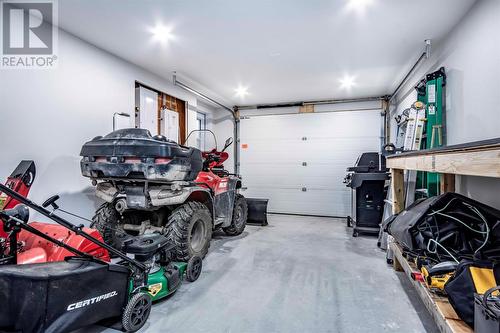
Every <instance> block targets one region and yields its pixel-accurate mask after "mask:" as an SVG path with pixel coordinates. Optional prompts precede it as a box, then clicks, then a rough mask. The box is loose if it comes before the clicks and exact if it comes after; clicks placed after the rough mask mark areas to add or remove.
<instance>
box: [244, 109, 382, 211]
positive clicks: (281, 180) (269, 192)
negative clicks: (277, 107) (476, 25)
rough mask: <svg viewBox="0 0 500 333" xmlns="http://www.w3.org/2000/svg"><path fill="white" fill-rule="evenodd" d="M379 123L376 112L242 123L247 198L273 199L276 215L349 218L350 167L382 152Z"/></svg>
mask: <svg viewBox="0 0 500 333" xmlns="http://www.w3.org/2000/svg"><path fill="white" fill-rule="evenodd" d="M380 122H381V119H380V113H379V112H378V111H348V112H334V113H322V114H293V115H273V116H259V117H252V118H249V119H248V118H246V119H242V121H241V144H242V149H241V156H240V161H241V174H242V176H243V182H244V186H245V187H246V188H247V190H246V191H245V193H244V194H245V195H247V196H251V197H252V196H253V197H262V198H269V210H270V211H273V212H281V213H287V212H288V213H295V214H312V215H327V216H345V215H347V214H348V211H349V210H350V193H349V191H348V189H347V188H346V187H345V185H344V184H343V183H342V180H343V178H344V176H345V173H346V168H347V167H349V166H352V165H353V164H354V162H355V161H356V159H357V157H358V155H359V154H361V153H362V152H366V151H378V150H379V145H380V137H379V136H380ZM304 164H305V165H304ZM303 188H305V189H306V191H305V192H303V191H302V189H303Z"/></svg>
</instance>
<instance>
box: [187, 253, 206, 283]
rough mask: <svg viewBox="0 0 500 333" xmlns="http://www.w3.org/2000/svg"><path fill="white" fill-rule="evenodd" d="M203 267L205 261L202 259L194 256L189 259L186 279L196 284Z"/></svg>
mask: <svg viewBox="0 0 500 333" xmlns="http://www.w3.org/2000/svg"><path fill="white" fill-rule="evenodd" d="M202 267H203V261H202V260H201V258H200V257H198V256H194V257H192V258H191V259H189V261H188V264H187V269H186V279H187V280H188V281H189V282H194V281H196V280H198V278H199V277H200V274H201V268H202Z"/></svg>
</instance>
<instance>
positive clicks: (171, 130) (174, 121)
mask: <svg viewBox="0 0 500 333" xmlns="http://www.w3.org/2000/svg"><path fill="white" fill-rule="evenodd" d="M162 119H163V133H162V134H163V135H164V136H166V137H167V139H169V140H173V141H175V142H178V141H179V113H178V112H175V111H172V110H169V109H163V116H162Z"/></svg>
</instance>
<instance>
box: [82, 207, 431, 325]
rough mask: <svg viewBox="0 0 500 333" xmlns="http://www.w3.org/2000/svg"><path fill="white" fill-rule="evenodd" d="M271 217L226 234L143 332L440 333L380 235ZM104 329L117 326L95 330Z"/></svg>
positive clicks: (316, 220)
mask: <svg viewBox="0 0 500 333" xmlns="http://www.w3.org/2000/svg"><path fill="white" fill-rule="evenodd" d="M269 223H270V225H269V226H268V227H256V226H247V228H246V230H245V232H244V233H243V234H242V235H241V236H239V237H234V238H231V237H226V236H223V235H222V234H220V235H216V236H215V238H214V240H213V241H212V245H211V248H210V252H209V254H208V255H207V257H206V258H205V260H204V261H203V265H204V267H203V272H202V274H201V276H200V278H199V280H198V281H196V282H194V283H185V284H184V285H182V286H181V288H180V289H179V290H178V291H177V292H176V293H175V294H174V295H173V296H171V297H170V298H169V299H167V300H164V301H160V302H159V303H157V304H155V305H154V307H153V310H152V313H151V316H150V318H149V322H148V323H147V324H146V326H145V327H144V328H143V329H142V330H141V332H167V331H181V332H187V333H194V332H238V333H242V332H244V333H246V332H287V333H288V332H301V333H303V332H338V333H341V332H372V333H376V332H438V329H437V327H436V326H435V325H434V323H433V321H432V319H431V318H430V316H429V315H428V313H427V311H426V309H425V308H424V306H423V304H422V303H421V302H420V300H419V299H418V296H417V295H416V294H415V293H414V292H413V289H411V287H410V285H409V283H408V282H407V279H406V277H404V276H402V275H401V273H395V272H394V271H393V270H392V268H391V267H388V266H387V265H386V263H385V253H383V252H381V251H380V250H379V249H378V248H377V246H376V238H374V237H365V236H360V237H358V238H352V237H351V229H348V228H347V227H346V226H345V223H344V219H332V218H320V217H302V216H287V215H270V216H269ZM103 330H104V331H105V332H115V331H114V330H112V329H109V328H108V329H103V328H99V327H94V328H92V329H91V331H93V332H101V331H103ZM84 331H85V332H89V329H88V328H87V329H85V330H84Z"/></svg>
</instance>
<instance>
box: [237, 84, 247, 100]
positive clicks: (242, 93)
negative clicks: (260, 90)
mask: <svg viewBox="0 0 500 333" xmlns="http://www.w3.org/2000/svg"><path fill="white" fill-rule="evenodd" d="M234 91H235V93H236V96H238V97H245V96H246V95H248V87H243V86H239V87H238V88H236V89H234Z"/></svg>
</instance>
